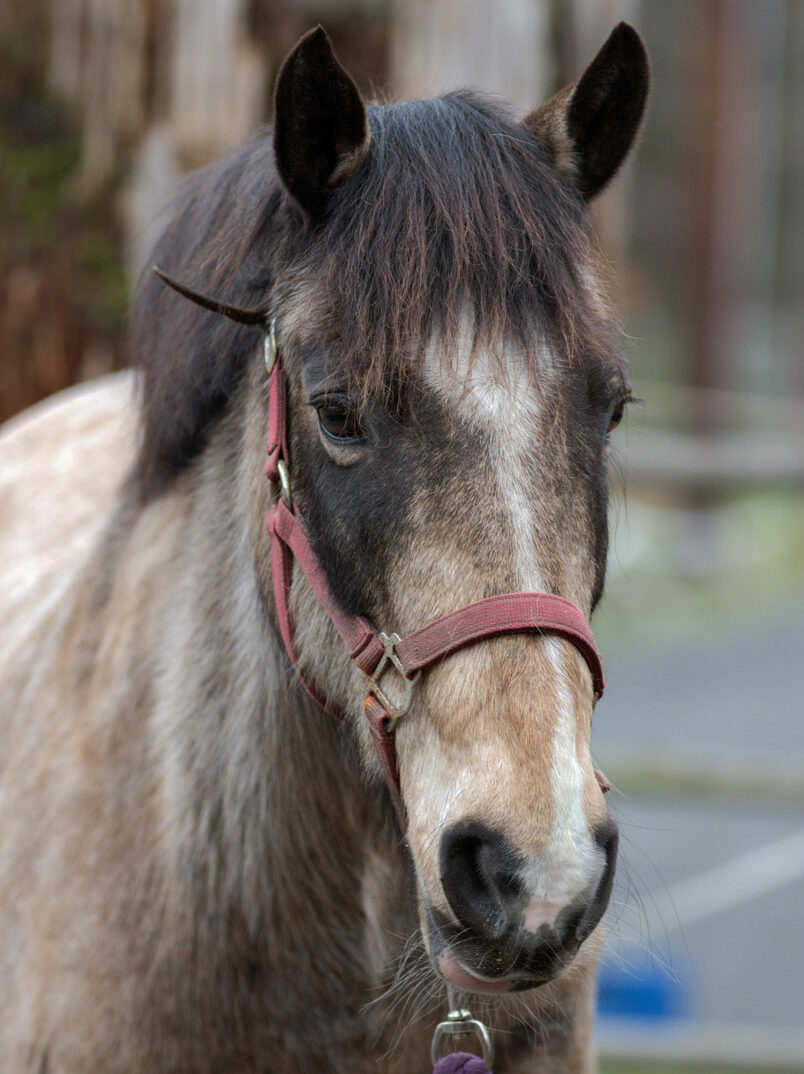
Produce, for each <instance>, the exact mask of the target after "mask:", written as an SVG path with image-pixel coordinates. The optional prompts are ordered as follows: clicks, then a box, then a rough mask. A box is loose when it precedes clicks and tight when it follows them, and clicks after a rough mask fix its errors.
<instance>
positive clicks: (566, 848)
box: [425, 330, 603, 929]
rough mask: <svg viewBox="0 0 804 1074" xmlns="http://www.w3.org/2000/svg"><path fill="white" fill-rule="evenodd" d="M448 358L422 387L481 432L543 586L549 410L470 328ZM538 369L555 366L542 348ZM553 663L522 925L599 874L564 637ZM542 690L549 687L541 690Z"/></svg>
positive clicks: (526, 585)
mask: <svg viewBox="0 0 804 1074" xmlns="http://www.w3.org/2000/svg"><path fill="white" fill-rule="evenodd" d="M463 338H464V345H463V347H462V348H461V351H460V353H459V354H458V356H457V357H456V358H455V359H454V360H453V361H452V363H450V362H447V361H444V360H443V359H442V356H441V355H440V353H439V352H438V350H437V349H436V347H435V346H434V347H433V348H432V349H431V353H430V355H429V361H428V362H427V363H426V366H425V376H426V379H427V381H428V383H429V385H430V386H431V387H432V388H434V389H435V390H436V391H437V392H438V393H439V394H440V395H442V397H444V398H445V401H446V402H447V405H448V408H449V410H450V412H451V413H457V415H458V416H459V417H460V418H461V419H462V420H463V421H465V422H467V423H468V424H470V425H475V426H477V427H479V428H480V429H482V430H483V432H484V434H485V436H486V437H487V438H488V441H489V444H490V446H491V463H492V467H493V469H494V474H495V480H496V484H497V488H498V491H499V497H500V502H501V504H503V505H504V507H505V511H506V513H507V515H508V518H509V528H510V539H511V545H510V546H509V547H510V548H511V552H512V558H513V564H512V566H513V569H514V573H515V576H516V580H517V582H516V584H517V587H518V588H519V589H520V590H522V591H531V592H533V591H543V590H544V588H545V586H544V580H543V573H542V571H541V570H540V567H539V547H538V542H537V540H536V533H537V529H538V527H537V524H536V521H537V512H538V511H539V507H540V504H539V500H538V497H534V490H533V488H532V484H531V482H530V479H529V476H528V475H529V473H530V474H532V472H533V469H534V460H535V459H538V458H539V457H540V456H539V426H540V424H542V423H543V422H545V421H546V420H552V415H550V416H546V415H545V414H544V413H543V410H544V408H543V407H542V406H541V403H540V397H539V395H538V393H537V391H536V389H535V387H534V386H533V385H532V384H531V383H530V381H529V377H528V370H527V362H526V361H525V360H524V358H523V357H522V356H518V355H516V354H515V353H512V354H511V355H510V356H508V355H507V356H506V361H505V367H504V368H505V373H504V374H503V373H501V365H502V363H500V362H499V361H497V360H496V359H495V358H494V356H492V355H490V354H488V353H484V352H483V351H481V350H479V351H477V353H475V355H474V356H471V360H470V355H471V333H470V331H468V330H465V331H464V334H463ZM540 367H541V368H542V369H544V370H545V371H547V372H548V373H549V371H551V370H553V369H554V368H555V363H554V361H553V359H552V355H551V354H550V351H549V348H548V347H547V346H546V345H544V346H543V351H542V355H541V361H540ZM544 645H545V648H546V651H547V655H548V659H549V661H550V665H551V667H552V671H553V675H552V684H551V685H552V688H553V690H554V692H555V701H554V707H555V733H554V737H553V742H552V766H551V790H552V793H553V804H554V820H553V827H552V831H551V834H550V839H549V842H548V845H547V846H546V847H545V849H544V851H543V853H542V854H541V855H540V856H539V859H538V860H537V861H534V862H532V863H530V864H529V865H528V867H527V869H526V870H525V875H524V876H523V880H524V882H525V884H526V885H527V888H528V890H530V891H531V892H532V894H533V900H532V902H531V903H530V905H529V906H528V908H527V909H526V911H525V921H526V923H527V924H526V927H529V928H533V929H535V928H538V927H539V925H540V924H543V923H546V922H547V923H549V921H550V920H552V918H554V917H555V913H557V911H558V909H560V908H561V907H563V906H565V905H566V904H567V903H568V902H570V901H571V900H572V898H573V897H575V896H576V895H578V894H579V893H580V892H581V891H583V890H584V889H585V888H586V887H587V886H588V885H589V884H590V883H591V882H592V881H593V880H594V879H596V877H597V876H598V875H599V874H600V870H601V867H602V861H603V855H602V852H601V851H600V850H599V849H598V848H597V847H596V845H595V843H594V840H593V838H592V836H591V834H590V833H589V831H588V827H587V823H586V817H585V814H584V808H583V784H584V779H583V771H582V769H581V765H580V763H579V761H578V756H577V752H576V730H577V728H576V713H575V706H574V704H573V701H572V693H571V690H570V685H569V682H568V678H567V673H566V670H565V666H564V659H565V651H566V650H567V648H568V647H569V646H570V643H569V642H565V641H563V640H562V639H560V638H558V637H555V636H552V637H545V638H544ZM548 688H549V687H548Z"/></svg>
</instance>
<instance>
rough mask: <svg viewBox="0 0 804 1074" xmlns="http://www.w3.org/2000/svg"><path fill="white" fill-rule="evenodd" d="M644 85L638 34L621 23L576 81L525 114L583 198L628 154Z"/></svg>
mask: <svg viewBox="0 0 804 1074" xmlns="http://www.w3.org/2000/svg"><path fill="white" fill-rule="evenodd" d="M649 84H650V65H649V63H648V55H647V53H646V51H645V46H644V45H643V43H642V38H641V37H640V36H639V34H638V33H637V32H636V30H635V29H634V28H633V26H629V25H628V23H626V22H621V23H620V24H619V25H618V26H615V28H614V29H613V30H612V32H611V35H610V37H609V39H608V41H606V43H605V45H603V47H602V48H601V50H600V52H598V54H597V56H595V58H594V59H593V60H592V62H591V63H590V65H589V66H588V67H587V69H586V70H585V71H584V73H583V75H582V76H581V78H580V80H579V81H578V82H576V83H575V84H574V85H571V86H567V87H566V88H565V89H563V90H561V91H560V92H559V93H557V94H556V95H555V97H552V98H551V99H550V100H549V101H548V102H547V103H546V104H544V105H542V107H541V108H538V109H537V110H536V111H535V112H531V114H530V115H529V116H528V117H527V118H526V120H525V123H526V124H527V126H528V127H529V128H530V129H531V130H532V131H533V132H534V134H536V135H538V136H539V137H540V138H541V139H542V140H543V141H544V142H546V143H547V146H548V148H549V149H550V151H551V152H552V154H553V157H554V158H555V162H556V165H557V167H558V169H559V170H560V171H561V172H563V173H564V174H565V175H567V176H568V177H569V178H570V179H572V181H573V182H574V183H575V185H576V186H577V187H578V189H579V190H580V192H581V193H582V194H583V196H584V197H585V198H587V199H591V198H594V197H595V196H596V195H597V194H599V193H600V191H601V190H602V189H603V187H604V186H605V185H606V184H607V183H608V182H609V180H610V179H611V178H612V177H613V175H614V173H615V172H616V171H617V169H618V168H619V167H620V165H621V164H622V162H623V161H624V160H625V158H626V156H627V155H628V150H629V149H630V148H631V145H632V143H633V141H634V138H635V137H636V134H637V131H638V130H639V125H640V122H641V121H642V115H643V113H644V111H645V101H646V100H647V96H648V86H649Z"/></svg>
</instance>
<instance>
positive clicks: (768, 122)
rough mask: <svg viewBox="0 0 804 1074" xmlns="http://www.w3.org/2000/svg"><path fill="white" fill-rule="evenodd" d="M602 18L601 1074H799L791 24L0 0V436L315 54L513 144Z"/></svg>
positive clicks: (553, 0)
mask: <svg viewBox="0 0 804 1074" xmlns="http://www.w3.org/2000/svg"><path fill="white" fill-rule="evenodd" d="M621 18H625V19H628V20H629V21H630V22H632V23H634V24H635V25H636V26H637V28H638V29H639V30H640V32H641V33H642V35H643V36H644V38H645V41H646V43H647V46H648V49H649V52H650V54H651V58H652V63H653V93H652V101H651V105H650V111H649V115H648V120H647V123H646V126H645V130H644V135H643V138H642V140H641V144H640V146H639V148H638V151H637V152H636V153H635V154H634V157H633V158H632V160H631V162H630V163H629V165H628V167H627V169H626V170H625V171H624V173H623V174H622V175H621V176H620V177H619V178H618V179H617V180H616V181H615V182H614V184H613V186H612V188H611V189H610V190H609V191H608V192H607V193H606V194H605V195H604V196H603V197H602V198H601V199H600V200H599V202H598V203H597V204H596V205H595V221H596V225H597V228H598V231H599V233H600V236H601V242H602V243H603V245H604V248H605V249H606V251H607V253H608V255H609V256H610V259H611V260H612V263H613V265H614V266H615V271H616V278H617V283H616V289H617V294H616V295H615V299H616V301H617V303H618V304H619V306H620V308H621V309H622V310H623V312H624V318H625V324H626V327H627V331H628V334H629V344H628V349H629V351H630V358H631V365H632V371H633V382H634V388H635V392H636V394H637V395H638V396H639V397H640V398H641V399H642V400H643V402H642V403H641V405H639V406H638V407H636V408H632V411H631V414H630V416H629V422H628V426H627V427H625V426H624V427H622V428H621V429H620V430H619V431H618V433H617V434H616V444H615V457H616V462H615V473H614V491H613V498H612V500H613V502H612V535H613V545H612V554H611V560H610V564H611V566H610V574H609V585H608V593H607V598H606V600H605V602H604V605H603V607H602V609H601V611H600V613H599V614H598V616H597V619H596V632H597V633H598V635H599V639H600V643H601V646H602V648H603V651H604V654H605V657H606V661H607V673H608V677H609V680H610V688H609V690H608V691H607V694H606V698H605V700H604V701H603V702H602V703H601V705H600V707H599V708H598V710H597V713H596V727H595V732H594V739H593V741H594V745H595V750H596V757H597V760H598V762H599V763H600V764H601V765H602V766H603V767H604V768H605V769H606V771H607V773H608V774H609V776H610V778H611V779H612V781H613V783H614V784H615V789H614V790H613V791H612V793H611V796H610V801H611V805H612V808H613V810H614V812H615V813H616V814H617V816H618V818H619V820H620V823H621V831H622V851H621V855H622V856H621V866H620V869H619V880H618V887H617V890H616V893H615V897H614V900H613V904H612V910H611V911H610V914H609V919H610V936H609V940H608V943H607V949H606V955H605V959H604V965H603V970H602V974H601V986H600V998H599V1011H600V1019H599V1023H600V1024H599V1039H600V1042H601V1050H602V1054H603V1057H604V1060H605V1063H606V1069H607V1070H609V1071H614V1070H620V1069H625V1068H628V1069H632V1070H635V1069H640V1070H642V1069H644V1070H658V1069H659V1068H661V1069H662V1070H674V1069H681V1068H684V1069H708V1070H711V1069H721V1070H723V1071H727V1070H737V1069H743V1070H753V1071H766V1070H804V499H803V498H802V485H804V259H802V254H801V251H802V250H804V0H673V2H672V3H670V2H668V0H496V2H495V0H316V2H314V0H26V2H25V3H13V2H12V0H0V419H5V418H8V417H10V416H11V415H13V414H14V413H16V412H18V411H19V410H21V409H22V408H24V407H26V406H29V405H31V404H32V403H35V402H36V401H37V400H38V399H40V398H42V397H43V396H45V395H47V394H50V393H52V392H54V391H57V390H59V389H61V388H64V387H66V386H67V385H70V384H72V383H74V382H76V381H79V380H83V379H86V378H89V377H93V376H97V375H99V374H102V373H104V372H107V371H110V370H113V369H117V368H120V367H121V366H124V365H125V364H126V363H127V361H128V348H127V341H126V327H127V325H126V322H127V316H128V309H129V303H130V298H131V293H132V288H133V285H134V281H135V279H136V276H137V274H138V272H139V271H140V268H141V267H142V265H143V264H144V261H145V259H146V257H147V252H148V248H149V246H150V244H151V242H152V240H153V238H154V220H155V218H156V216H157V211H158V209H159V207H160V205H161V204H162V203H163V201H164V199H165V198H166V197H167V195H168V194H169V193H170V191H171V190H172V189H173V187H174V185H175V183H176V181H177V179H178V177H179V176H180V175H181V174H182V173H183V172H185V171H186V170H188V169H190V168H193V167H196V166H198V165H199V164H203V163H204V162H206V161H208V160H210V159H212V158H213V157H215V156H216V155H218V154H220V153H222V152H224V151H225V150H226V149H227V148H228V147H229V146H230V145H232V144H235V143H237V142H238V141H240V140H242V139H244V138H246V137H247V136H248V135H249V134H250V133H251V132H252V131H254V130H255V129H256V128H257V127H259V126H260V125H261V124H262V123H264V122H266V121H268V120H270V113H271V90H272V84H273V79H274V77H275V75H276V72H277V69H278V66H279V64H280V63H281V60H282V58H283V56H284V54H285V53H286V51H287V50H288V48H289V47H290V46H291V45H292V44H293V43H294V41H295V40H296V39H297V38H298V37H299V36H300V34H301V33H302V32H304V31H305V30H306V29H308V28H309V27H310V26H311V25H313V24H315V23H316V22H319V21H320V22H321V23H323V25H324V26H325V27H326V29H327V30H328V32H329V33H330V36H331V37H332V39H333V42H334V44H335V48H336V51H337V52H338V54H339V55H340V57H341V59H342V61H343V62H344V63H345V65H346V66H347V68H348V69H349V70H350V71H351V73H352V74H353V75H354V77H355V78H356V80H357V82H358V83H359V85H360V86H361V88H362V89H363V90H364V92H365V93H366V94H367V95H369V96H375V97H378V98H382V97H386V96H393V97H412V96H422V95H428V94H432V93H435V92H438V91H440V90H442V89H448V88H451V87H454V86H457V85H472V86H476V87H483V88H486V89H490V90H493V91H495V92H497V93H500V94H503V95H505V96H507V97H508V98H510V99H511V100H513V102H514V103H515V105H516V106H517V108H519V109H520V110H521V111H522V112H523V113H524V112H525V111H527V110H529V109H530V108H531V107H533V106H534V105H535V104H537V103H538V102H540V101H541V100H542V99H544V98H545V97H546V96H548V95H549V94H550V93H552V92H553V91H554V90H555V89H557V88H559V87H560V86H562V85H564V84H565V83H566V82H568V81H570V80H571V79H573V78H574V77H576V76H577V75H578V74H579V73H580V72H581V70H582V69H583V67H584V66H585V64H586V63H588V61H589V60H590V59H591V58H592V56H593V55H594V53H595V51H596V50H597V48H598V47H599V45H600V44H601V43H602V41H603V40H604V39H605V37H606V36H607V34H608V32H609V31H610V29H611V28H612V26H613V25H614V24H615V23H616V22H617V21H618V20H619V19H621Z"/></svg>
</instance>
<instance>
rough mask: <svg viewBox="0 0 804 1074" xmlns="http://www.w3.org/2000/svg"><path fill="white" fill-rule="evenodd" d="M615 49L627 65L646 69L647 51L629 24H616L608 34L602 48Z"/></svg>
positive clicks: (638, 35) (640, 38)
mask: <svg viewBox="0 0 804 1074" xmlns="http://www.w3.org/2000/svg"><path fill="white" fill-rule="evenodd" d="M609 46H611V47H612V48H616V49H617V51H618V52H619V53H620V55H621V56H622V57H623V59H624V60H626V61H627V62H628V63H630V64H633V65H635V66H636V65H639V66H643V67H646V68H647V67H648V50H647V49H646V48H645V42H644V41H643V40H642V37H641V36H640V34H639V33H637V31H636V30H635V29H634V27H633V26H632V25H631V24H630V22H618V23H617V25H616V26H615V27H614V29H613V30H612V31H611V33H610V34H609V39H608V41H607V42H606V44H605V45H604V46H603V47H604V48H608V47H609Z"/></svg>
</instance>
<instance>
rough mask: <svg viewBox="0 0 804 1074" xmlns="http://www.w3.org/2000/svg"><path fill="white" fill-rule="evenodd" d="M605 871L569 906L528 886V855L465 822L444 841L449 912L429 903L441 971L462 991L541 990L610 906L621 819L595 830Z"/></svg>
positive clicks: (480, 826) (499, 835)
mask: <svg viewBox="0 0 804 1074" xmlns="http://www.w3.org/2000/svg"><path fill="white" fill-rule="evenodd" d="M594 841H595V844H596V846H597V847H598V848H599V850H600V851H602V861H603V865H602V871H601V872H600V874H599V876H598V877H597V879H596V880H595V881H593V882H592V883H591V884H589V885H588V886H587V887H586V888H585V889H584V890H583V891H582V892H581V893H579V894H578V895H577V896H575V897H574V898H573V899H572V900H571V901H570V902H569V903H567V904H565V905H558V904H556V903H554V902H550V901H548V900H545V899H542V898H540V896H538V895H536V894H535V893H534V892H533V891H529V890H527V888H526V886H525V884H524V882H523V880H522V877H523V875H524V870H523V869H522V867H521V866H522V859H521V858H520V856H519V855H518V854H517V853H516V851H515V850H514V849H513V848H512V847H511V846H510V844H509V843H508V841H507V840H506V839H505V837H504V836H503V835H502V833H500V832H495V831H492V830H490V829H488V828H487V827H485V826H484V825H483V824H482V823H479V822H471V821H469V822H465V821H464V822H461V823H459V824H456V825H454V826H453V827H452V828H450V829H448V830H447V831H446V832H445V833H444V836H443V837H442V841H441V854H440V857H441V862H440V864H441V883H442V887H443V889H444V894H445V896H446V898H447V902H448V903H449V909H450V911H451V913H450V914H447V913H444V912H443V911H441V910H439V909H437V908H436V907H428V909H427V924H428V944H429V949H430V953H431V957H432V959H433V961H434V962H435V964H436V966H437V967H438V970H439V972H440V973H441V975H442V976H443V977H445V978H446V979H447V981H449V982H450V983H451V984H453V985H455V986H456V987H458V988H461V989H462V990H464V991H473V992H483V993H502V992H515V991H524V990H526V989H529V988H536V987H538V986H539V985H542V984H545V983H546V982H547V981H550V980H552V979H553V978H554V977H556V976H557V975H558V974H559V973H560V972H561V971H562V970H563V969H564V968H565V967H566V966H567V965H568V964H569V963H570V962H571V961H572V960H573V958H574V957H575V955H576V954H577V952H578V949H579V948H580V946H581V944H582V943H583V942H584V940H586V939H587V937H588V936H589V935H590V934H591V933H592V932H593V931H594V929H595V927H596V926H597V925H598V924H599V922H600V920H601V918H602V917H603V914H604V912H605V910H606V907H607V906H608V902H609V898H610V896H611V889H612V885H613V882H614V871H615V866H616V860H617V844H618V832H617V824H616V822H615V821H614V820H613V818H611V817H609V818H608V819H607V820H606V821H604V822H603V824H601V825H600V826H599V827H598V828H597V830H596V831H595V833H594Z"/></svg>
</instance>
